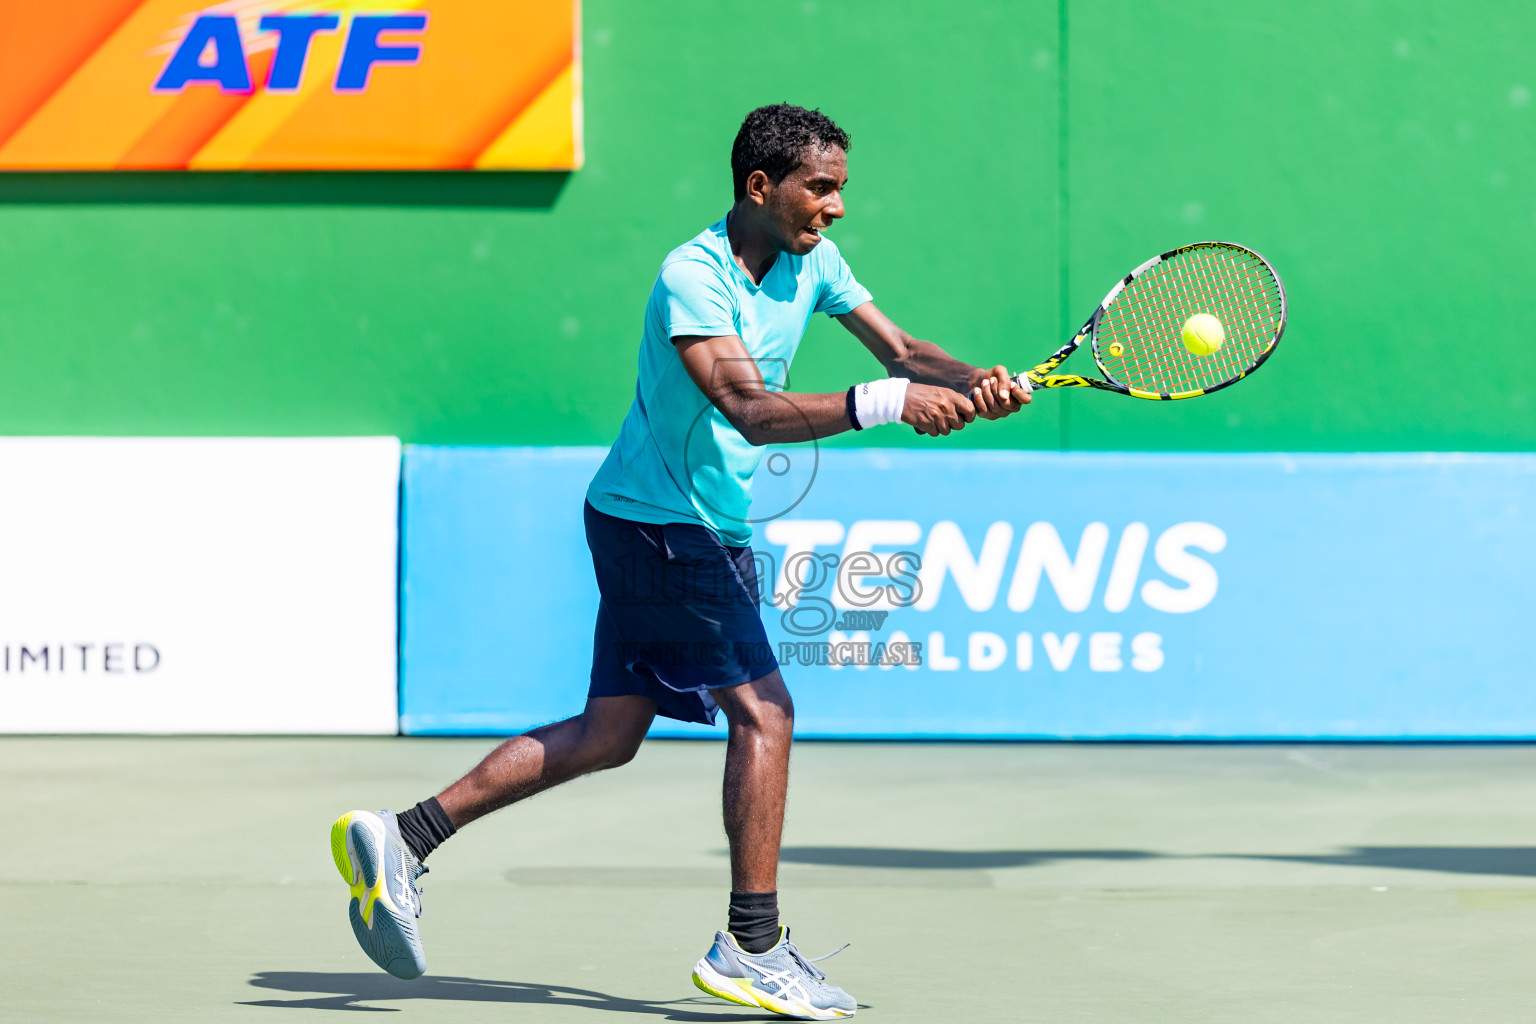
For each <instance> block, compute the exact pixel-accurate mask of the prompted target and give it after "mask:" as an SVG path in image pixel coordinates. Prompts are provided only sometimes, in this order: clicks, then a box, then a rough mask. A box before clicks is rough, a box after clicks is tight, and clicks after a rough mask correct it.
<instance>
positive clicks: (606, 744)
mask: <svg viewBox="0 0 1536 1024" xmlns="http://www.w3.org/2000/svg"><path fill="white" fill-rule="evenodd" d="M584 738H585V741H586V742H585V743H584V744H583V746H584V747H585V748H586V754H587V758H586V760H587V763H588V765H589V766H590V767H589V768H588V770H589V771H603V770H604V769H607V768H618V767H620V766H622V765H626V764H629V762H631V761H633V760H634V759H635V754H637V753H638V752H639V751H640V742H641V741H642V740H643V739H645V735H644V734H643V733H642V734H640V735H634V734H632V733H631V732H629V731H628V730H619V729H613V728H604V727H602V726H599V725H595V724H593V723H587V728H586V736H585V737H584Z"/></svg>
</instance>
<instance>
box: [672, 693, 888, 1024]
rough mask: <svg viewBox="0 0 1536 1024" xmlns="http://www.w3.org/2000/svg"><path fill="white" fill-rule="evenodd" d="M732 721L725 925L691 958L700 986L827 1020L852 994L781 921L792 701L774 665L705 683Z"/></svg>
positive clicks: (850, 1006)
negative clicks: (830, 979)
mask: <svg viewBox="0 0 1536 1024" xmlns="http://www.w3.org/2000/svg"><path fill="white" fill-rule="evenodd" d="M710 694H711V696H712V697H714V699H715V701H716V703H717V704H719V706H720V710H722V711H724V712H725V717H726V721H727V722H728V723H729V725H730V731H729V739H728V740H727V743H726V752H725V787H724V790H725V792H724V799H723V807H724V812H725V832H726V836H727V838H728V839H729V841H730V847H731V903H730V921H729V924H728V926H727V931H725V932H720V933H718V934H717V935H716V936H715V944H714V946H712V947H711V948H710V951H709V952H708V953H706V954H705V955H704V957H703V958H702V959H701V960H700V961H699V962H698V964H696V965H695V966H694V969H693V981H694V984H695V985H697V986H698V987H699V988H701V989H703V990H704V991H705V992H708V993H710V994H712V995H716V996H719V997H720V998H722V999H728V1000H730V1001H731V1002H733V1003H740V1004H742V1005H744V1006H754V1007H762V1008H763V1009H767V1010H772V1011H774V1012H775V1013H781V1014H784V1015H786V1016H791V1017H799V1018H813V1019H820V1020H830V1019H833V1018H836V1017H849V1016H852V1015H853V1013H854V1011H855V1009H857V1006H858V1004H857V1003H856V1002H855V1001H854V1000H853V998H852V997H851V996H849V995H848V994H847V993H846V992H844V991H843V990H842V989H840V988H836V987H834V986H832V985H828V984H826V982H825V978H826V975H825V974H823V973H822V972H821V970H820V969H819V968H817V967H816V965H815V964H813V963H812V962H810V961H809V960H807V959H806V958H805V957H803V956H801V955H800V951H799V950H798V949H796V948H795V946H794V944H793V943H792V942H790V941H789V929H787V928H782V927H780V925H779V894H778V872H779V843H780V840H781V839H782V837H783V833H784V799H785V795H786V794H787V792H788V789H789V750H790V744H791V741H792V739H793V735H794V724H795V711H794V704H793V702H792V701H791V700H790V696H789V690H788V689H787V688H785V686H784V679H783V677H782V676H781V675H780V674H779V672H778V670H777V669H775V670H774V671H773V672H771V673H769V674H768V675H766V676H763V677H761V678H759V679H754V680H753V681H751V682H749V683H743V684H741V685H739V686H730V687H721V688H719V689H714V690H711V691H710Z"/></svg>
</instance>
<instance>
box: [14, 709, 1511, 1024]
mask: <svg viewBox="0 0 1536 1024" xmlns="http://www.w3.org/2000/svg"><path fill="white" fill-rule="evenodd" d="M489 746H490V743H489V741H485V740H460V739H454V740H422V739H247V738H241V739H209V738H195V739H189V738H176V739H146V738H113V739H105V738H100V739H98V738H71V739H63V738H12V739H5V740H3V741H0V780H3V783H4V785H3V786H0V821H3V822H4V827H3V831H0V835H3V836H4V860H3V868H0V906H3V908H4V912H5V916H4V921H5V928H4V930H3V932H0V962H3V963H4V965H5V968H6V969H5V981H4V986H3V992H4V994H3V998H0V1018H3V1019H6V1020H18V1021H20V1020H50V1021H51V1020H61V1021H97V1020H100V1021H109V1020H110V1021H122V1020H156V1021H225V1020H229V1021H242V1022H252V1024H260V1022H262V1021H270V1022H273V1024H283V1022H288V1021H296V1020H311V1019H315V1018H316V1011H375V1012H379V1011H387V1012H390V1013H393V1014H397V1015H398V1016H397V1017H394V1018H392V1019H397V1020H401V1021H409V1020H423V1021H427V1020H430V1021H539V1022H543V1021H550V1022H567V1021H569V1022H593V1024H598V1022H605V1024H615V1022H618V1021H625V1020H634V1021H661V1020H676V1021H698V1022H704V1021H733V1020H752V1019H763V1015H762V1014H754V1013H753V1012H752V1011H749V1010H747V1009H745V1008H736V1007H732V1006H729V1005H726V1004H723V1003H719V1002H717V1001H715V1000H712V999H709V998H707V997H705V996H704V995H703V994H702V993H700V992H698V991H697V990H696V989H695V988H694V987H693V986H692V984H691V983H690V982H689V977H688V974H689V970H690V968H691V967H692V965H693V962H694V960H695V959H697V957H698V956H699V955H700V954H701V953H702V952H703V951H704V949H705V948H706V947H707V945H708V943H709V941H710V938H711V936H712V935H713V933H714V930H715V928H717V927H719V926H720V925H721V924H722V923H723V918H724V913H725V897H726V890H727V888H728V881H729V878H728V871H727V862H726V857H725V855H724V838H723V836H722V834H721V830H720V826H719V813H718V803H719V788H720V766H721V759H722V753H723V747H722V746H721V745H718V744H713V743H702V742H698V743H694V742H682V741H676V742H652V743H648V744H647V745H646V747H645V748H644V749H643V750H642V752H641V754H640V756H639V757H638V758H637V759H636V761H635V762H634V763H633V764H631V765H630V766H628V767H627V768H624V769H621V770H618V771H615V772H610V773H608V774H606V775H602V776H598V777H595V778H589V779H586V780H583V781H578V782H576V783H574V784H572V785H569V786H567V787H565V788H563V789H560V790H556V791H555V792H554V793H552V794H548V795H546V796H543V797H540V798H537V799H535V800H533V801H531V802H529V803H527V804H524V805H521V806H518V807H515V808H513V809H511V810H509V811H504V812H502V813H500V814H497V815H495V816H494V817H492V818H490V819H487V820H485V821H483V822H481V823H479V824H477V825H475V826H474V827H472V828H470V829H467V830H466V831H465V832H463V833H461V834H460V835H458V836H456V837H454V838H453V839H452V840H451V841H450V842H449V843H448V844H447V845H445V846H444V847H443V848H442V849H441V850H439V851H437V852H436V853H434V854H433V856H432V858H431V862H430V863H431V867H432V872H431V874H430V875H429V876H427V878H426V879H425V880H424V889H425V904H426V915H425V917H424V918H423V922H422V923H423V934H424V938H425V941H426V944H427V954H428V964H429V967H428V975H427V977H425V978H423V979H421V980H419V981H415V982H400V981H396V980H395V979H393V978H390V977H388V976H386V975H384V974H382V973H381V972H379V971H378V970H376V969H375V968H374V967H373V966H372V965H371V964H370V963H369V961H368V960H367V959H366V957H364V955H363V954H362V953H361V952H360V951H359V950H358V949H357V948H356V946H355V944H354V942H353V939H352V935H351V931H350V928H349V926H348V924H347V920H346V912H345V904H346V890H345V887H344V886H343V885H342V884H341V882H340V880H339V879H338V878H337V877H335V868H334V867H333V866H332V865H331V861H330V856H329V853H328V850H327V845H326V837H327V828H328V826H329V823H330V821H331V819H332V818H333V817H334V816H335V815H336V814H337V813H338V812H340V811H343V810H346V809H348V808H351V807H354V806H359V807H379V806H388V805H392V806H395V807H401V806H404V805H408V804H409V803H412V802H414V801H415V800H417V799H420V798H421V797H422V796H424V795H426V794H427V793H429V792H432V791H434V789H435V788H436V787H437V786H438V785H440V784H441V783H443V782H444V781H447V780H449V779H451V778H453V777H455V776H456V775H457V774H458V773H459V772H460V771H461V770H462V769H464V768H465V767H467V766H469V765H470V764H472V763H473V762H474V761H475V760H476V758H477V757H478V756H479V755H480V754H481V753H482V752H483V751H484V750H486V749H487V748H488V747H489ZM1533 807H1536V749H1532V748H1530V747H1523V746H1507V747H1497V746H1494V747H1477V746H1406V747H1394V746H1351V747H1340V746H1294V747H1291V746H1271V745H1265V746H1162V745H1145V746H1137V745H1125V746H1117V745H1005V744H997V745H987V744H977V745H951V744H932V745H902V744H830V743H828V744H813V743H807V744H802V745H800V746H799V747H798V748H797V749H796V752H795V761H794V769H793V777H792V791H791V803H790V815H789V824H788V830H787V834H786V836H785V856H784V859H785V865H784V867H783V870H782V874H781V877H780V885H779V888H780V891H781V893H782V894H783V895H782V900H783V904H784V910H785V920H786V922H787V923H788V924H789V925H790V926H791V927H792V928H793V930H794V937H795V940H796V941H797V943H799V944H800V945H801V947H802V948H803V949H805V951H806V952H807V953H808V954H810V955H816V954H819V953H821V952H824V951H826V950H830V949H834V948H836V947H837V946H839V945H841V944H842V943H844V942H852V943H853V945H852V946H851V947H850V948H849V949H847V950H846V951H844V952H843V953H841V954H840V955H839V956H837V957H836V958H835V959H833V960H832V961H830V962H829V963H827V964H825V965H824V966H826V967H828V968H829V969H830V975H831V979H832V980H833V981H834V982H835V983H837V984H840V985H843V986H845V987H846V988H847V989H848V990H849V991H850V992H852V993H853V994H854V995H855V996H857V997H858V998H859V1000H860V1002H861V1004H863V1007H864V1008H863V1009H861V1010H860V1016H861V1017H863V1018H866V1019H870V1020H879V1021H891V1022H895V1021H919V1020H922V1021H932V1020H949V1019H959V1018H966V1019H969V1020H987V1021H993V1020H995V1021H1004V1020H1006V1021H1041V1022H1045V1021H1051V1022H1055V1021H1075V1020H1103V1021H1126V1022H1131V1021H1136V1022H1149V1021H1179V1022H1181V1024H1188V1022H1200V1021H1212V1022H1216V1021H1221V1022H1231V1021H1244V1022H1268V1021H1275V1022H1281V1021H1284V1022H1287V1024H1289V1022H1295V1021H1392V1022H1396V1024H1401V1022H1413V1021H1448V1020H1456V1021H1477V1022H1492V1021H1520V1020H1529V1019H1530V1016H1531V1000H1530V993H1529V984H1528V979H1529V978H1530V975H1531V963H1532V960H1533V958H1536V812H1533V811H1532V808H1533Z"/></svg>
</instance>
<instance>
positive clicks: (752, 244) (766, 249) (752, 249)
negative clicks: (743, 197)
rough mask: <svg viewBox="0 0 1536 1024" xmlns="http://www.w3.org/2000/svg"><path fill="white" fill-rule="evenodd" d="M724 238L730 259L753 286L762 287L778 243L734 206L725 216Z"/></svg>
mask: <svg viewBox="0 0 1536 1024" xmlns="http://www.w3.org/2000/svg"><path fill="white" fill-rule="evenodd" d="M725 235H726V238H727V239H728V240H729V241H730V243H731V256H732V257H734V258H735V260H736V265H737V266H739V267H741V269H742V270H743V271H745V272H746V275H747V276H748V277H750V278H751V279H752V283H753V284H762V283H763V278H765V277H767V276H768V271H770V270H772V269H773V263H774V260H776V259H778V257H779V244H778V241H777V240H776V239H775V238H774V237H773V236H772V235H770V234H769V233H768V232H766V231H764V230H762V229H761V228H760V227H759V226H758V225H757V223H756V221H755V219H754V218H753V216H752V214H751V213H750V212H748V211H746V210H743V209H742V208H741V206H740V205H739V204H738V205H736V206H733V207H731V212H730V213H728V214H726V216H725Z"/></svg>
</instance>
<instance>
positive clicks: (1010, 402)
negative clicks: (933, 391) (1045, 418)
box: [837, 302, 1029, 420]
mask: <svg viewBox="0 0 1536 1024" xmlns="http://www.w3.org/2000/svg"><path fill="white" fill-rule="evenodd" d="M837 319H838V321H839V322H840V323H842V325H843V326H844V327H846V328H848V330H849V332H851V333H852V334H853V336H854V337H855V338H858V339H859V341H860V342H861V343H863V345H864V347H865V348H867V349H869V351H870V353H871V354H873V355H874V357H875V358H876V359H878V360H880V365H881V366H883V367H885V372H886V373H887V374H889V375H890V376H892V377H906V378H907V379H908V380H910V381H912V382H913V383H923V384H929V385H932V386H934V387H940V388H948V389H949V390H951V391H959V392H962V393H964V394H966V395H969V396H970V398H971V401H972V403H973V404H974V405H975V407H976V414H977V415H978V416H980V417H982V418H983V419H989V420H995V419H1000V418H1001V417H1003V416H1007V415H1008V414H1009V413H1013V412H1018V411H1019V409H1020V408H1022V407H1023V406H1025V405H1028V404H1029V392H1028V391H1025V390H1024V389H1023V388H1021V387H1019V386H1018V385H1017V384H1013V383H1012V382H1011V381H1010V380H1009V378H1010V376H1011V375H1010V374H1009V373H1008V370H1007V368H1006V367H1004V366H1002V365H1001V364H999V365H997V366H994V367H992V368H991V369H990V370H984V369H982V368H981V367H979V366H972V365H971V364H970V363H966V362H962V361H961V360H959V359H956V358H955V357H954V356H952V355H950V354H949V353H948V352H945V351H944V350H943V349H942V348H940V347H939V346H937V345H935V344H934V343H933V342H931V341H922V340H920V339H918V338H914V337H912V335H910V334H908V333H907V332H906V331H904V330H902V329H901V328H900V327H898V326H896V324H895V322H894V321H892V320H891V318H890V317H888V316H886V315H885V314H884V313H882V312H880V310H879V309H878V308H877V307H876V306H875V304H874V303H873V302H866V303H864V304H862V305H860V306H857V307H855V308H854V309H852V310H850V311H849V312H847V313H841V314H839V315H838V317H837ZM1005 383H1006V386H1005Z"/></svg>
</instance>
